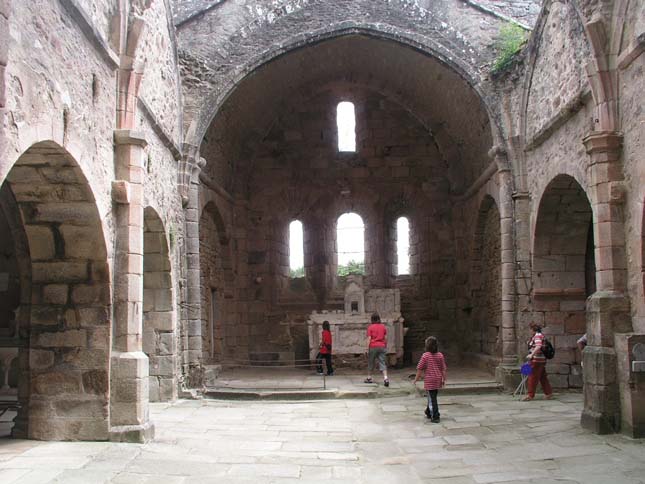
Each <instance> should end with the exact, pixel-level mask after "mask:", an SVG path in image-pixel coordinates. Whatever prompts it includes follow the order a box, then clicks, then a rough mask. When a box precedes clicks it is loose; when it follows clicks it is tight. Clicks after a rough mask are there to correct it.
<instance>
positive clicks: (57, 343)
mask: <svg viewBox="0 0 645 484" xmlns="http://www.w3.org/2000/svg"><path fill="white" fill-rule="evenodd" d="M32 341H33V343H32V344H33V347H36V348H37V347H43V348H52V347H54V348H85V347H87V331H86V330H84V329H70V330H67V331H59V332H56V333H40V334H37V335H34V336H32Z"/></svg>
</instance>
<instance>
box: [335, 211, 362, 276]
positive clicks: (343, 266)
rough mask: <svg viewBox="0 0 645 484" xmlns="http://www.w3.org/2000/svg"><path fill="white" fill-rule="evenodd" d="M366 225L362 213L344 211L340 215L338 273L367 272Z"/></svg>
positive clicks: (337, 237) (337, 235) (344, 274)
mask: <svg viewBox="0 0 645 484" xmlns="http://www.w3.org/2000/svg"><path fill="white" fill-rule="evenodd" d="M364 232H365V225H364V224H363V219H362V218H361V216H360V215H358V214H356V213H344V214H343V215H341V216H340V217H338V223H337V225H336V244H337V247H338V275H339V276H346V275H348V274H365V243H364Z"/></svg>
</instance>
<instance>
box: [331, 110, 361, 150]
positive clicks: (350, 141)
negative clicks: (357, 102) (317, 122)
mask: <svg viewBox="0 0 645 484" xmlns="http://www.w3.org/2000/svg"><path fill="white" fill-rule="evenodd" d="M336 125H337V126H338V151H349V152H355V151H356V114H355V113H354V104H353V103H350V102H348V101H343V102H341V103H338V107H337V108H336Z"/></svg>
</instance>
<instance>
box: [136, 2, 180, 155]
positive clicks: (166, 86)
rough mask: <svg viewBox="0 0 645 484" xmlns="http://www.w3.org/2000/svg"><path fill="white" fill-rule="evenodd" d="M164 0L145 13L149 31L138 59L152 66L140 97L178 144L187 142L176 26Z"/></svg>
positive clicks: (140, 45) (142, 40) (145, 34)
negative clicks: (183, 126) (184, 140)
mask: <svg viewBox="0 0 645 484" xmlns="http://www.w3.org/2000/svg"><path fill="white" fill-rule="evenodd" d="M170 14H171V13H170V12H169V11H168V10H167V5H166V2H165V1H164V0H156V1H154V2H152V5H151V7H150V8H149V9H147V10H146V11H145V12H144V15H143V20H144V21H145V23H146V30H145V33H144V37H143V39H141V41H140V44H139V48H138V51H137V61H138V62H140V63H142V64H143V65H144V66H147V67H148V68H147V69H145V73H144V77H143V80H142V82H141V87H140V90H139V97H140V99H141V100H143V102H144V103H145V105H146V106H147V107H148V108H149V110H150V111H151V113H153V114H152V116H153V117H154V120H155V122H156V124H157V125H158V126H159V128H160V129H161V130H162V131H163V133H164V134H165V135H166V136H167V137H168V138H169V139H170V140H172V143H174V145H175V146H180V145H181V143H182V142H183V136H182V103H181V97H180V96H181V94H180V84H181V81H180V79H179V66H178V65H177V49H176V43H175V42H176V40H175V32H174V25H173V24H172V23H171V20H170V19H169V16H170Z"/></svg>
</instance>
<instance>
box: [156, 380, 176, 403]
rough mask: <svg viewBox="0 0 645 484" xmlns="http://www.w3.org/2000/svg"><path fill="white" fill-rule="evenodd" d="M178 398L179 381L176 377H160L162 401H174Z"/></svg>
mask: <svg viewBox="0 0 645 484" xmlns="http://www.w3.org/2000/svg"><path fill="white" fill-rule="evenodd" d="M175 398H177V382H176V381H175V379H174V378H160V379H159V400H160V401H162V402H168V401H172V400H174V399H175Z"/></svg>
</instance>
